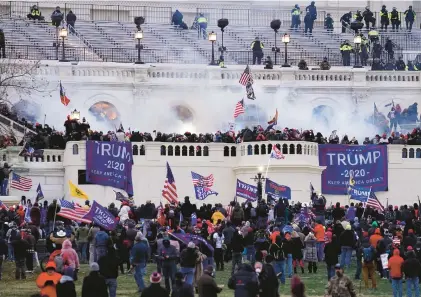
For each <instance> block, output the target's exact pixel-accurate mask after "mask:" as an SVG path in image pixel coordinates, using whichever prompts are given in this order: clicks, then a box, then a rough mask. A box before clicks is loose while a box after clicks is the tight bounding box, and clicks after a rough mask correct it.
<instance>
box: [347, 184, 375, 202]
mask: <svg viewBox="0 0 421 297" xmlns="http://www.w3.org/2000/svg"><path fill="white" fill-rule="evenodd" d="M370 193H371V189H370V188H363V187H356V186H349V198H350V199H352V200H358V201H361V202H367V199H368V197H369V196H370Z"/></svg>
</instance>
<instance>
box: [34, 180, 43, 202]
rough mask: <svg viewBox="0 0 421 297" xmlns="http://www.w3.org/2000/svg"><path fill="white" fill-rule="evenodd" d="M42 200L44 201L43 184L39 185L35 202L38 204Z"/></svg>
mask: <svg viewBox="0 0 421 297" xmlns="http://www.w3.org/2000/svg"><path fill="white" fill-rule="evenodd" d="M42 199H44V193H43V192H42V189H41V183H39V184H38V187H37V197H36V198H35V202H38V201H40V200H42Z"/></svg>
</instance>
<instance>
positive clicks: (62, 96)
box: [60, 81, 70, 106]
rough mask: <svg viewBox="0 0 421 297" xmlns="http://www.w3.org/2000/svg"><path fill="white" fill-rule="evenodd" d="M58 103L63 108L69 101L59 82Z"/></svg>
mask: <svg viewBox="0 0 421 297" xmlns="http://www.w3.org/2000/svg"><path fill="white" fill-rule="evenodd" d="M60 101H61V103H62V104H63V105H64V106H67V105H69V103H70V99H69V98H67V96H66V91H65V90H64V88H63V85H62V84H61V81H60Z"/></svg>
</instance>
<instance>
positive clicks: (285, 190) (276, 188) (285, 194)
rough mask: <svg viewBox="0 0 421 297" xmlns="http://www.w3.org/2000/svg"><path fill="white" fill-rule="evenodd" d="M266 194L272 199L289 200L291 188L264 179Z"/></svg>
mask: <svg viewBox="0 0 421 297" xmlns="http://www.w3.org/2000/svg"><path fill="white" fill-rule="evenodd" d="M265 192H266V194H269V195H271V196H272V198H277V199H279V198H282V199H288V200H290V199H291V188H290V187H287V186H283V185H279V184H277V183H275V182H274V181H271V180H270V179H266V187H265Z"/></svg>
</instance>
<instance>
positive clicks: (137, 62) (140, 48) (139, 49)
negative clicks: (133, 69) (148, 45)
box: [134, 28, 145, 64]
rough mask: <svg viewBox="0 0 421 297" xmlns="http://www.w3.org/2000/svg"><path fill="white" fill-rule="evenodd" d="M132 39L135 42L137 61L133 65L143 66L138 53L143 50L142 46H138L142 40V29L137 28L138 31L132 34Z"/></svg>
mask: <svg viewBox="0 0 421 297" xmlns="http://www.w3.org/2000/svg"><path fill="white" fill-rule="evenodd" d="M134 39H136V40H137V45H136V47H137V61H136V62H134V63H135V64H145V63H143V62H142V60H141V59H140V51H141V50H142V49H143V45H141V44H140V41H141V40H142V39H143V31H142V29H140V28H139V30H137V31H136V33H134Z"/></svg>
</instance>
